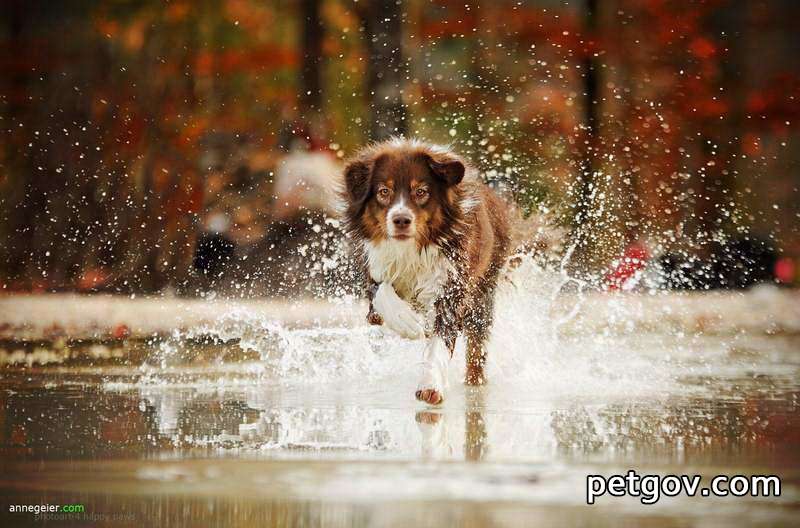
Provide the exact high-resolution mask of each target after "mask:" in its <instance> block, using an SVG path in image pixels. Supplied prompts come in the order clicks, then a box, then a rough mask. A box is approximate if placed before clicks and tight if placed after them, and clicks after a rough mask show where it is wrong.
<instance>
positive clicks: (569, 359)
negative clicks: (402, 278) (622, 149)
mask: <svg viewBox="0 0 800 528" xmlns="http://www.w3.org/2000/svg"><path fill="white" fill-rule="evenodd" d="M534 285H536V286H535V287H536V288H538V290H536V292H535V293H536V294H535V295H532V294H531V288H533V287H534ZM542 285H544V286H542ZM560 286H561V281H560V280H559V274H557V273H556V274H553V275H552V276H547V277H545V276H543V275H541V274H540V272H537V271H535V270H531V269H521V270H518V273H517V276H516V277H515V279H514V282H513V283H512V282H509V283H506V284H505V285H504V286H503V291H502V292H501V295H500V301H499V304H498V313H497V326H496V331H495V334H494V336H493V339H492V343H491V349H490V350H491V352H490V354H491V355H490V358H491V361H490V364H489V365H488V376H489V379H490V383H489V384H488V385H487V386H485V387H481V388H467V387H464V386H463V385H462V384H461V383H459V380H460V378H461V377H462V376H463V372H464V367H463V343H460V344H459V345H458V347H457V351H456V358H455V360H454V365H453V369H452V373H451V374H452V375H451V391H450V392H449V393H448V395H447V400H446V402H445V404H444V405H443V406H441V407H440V408H429V407H425V406H423V405H421V404H419V403H418V402H416V401H415V400H414V398H413V394H414V388H415V385H416V381H417V379H416V378H417V368H418V361H419V359H420V344H419V343H417V342H412V341H405V340H402V339H398V338H395V337H392V336H390V335H384V334H383V333H382V332H381V330H379V329H376V328H370V327H367V326H365V325H360V324H354V325H346V326H337V325H333V326H319V325H317V326H305V327H297V328H292V327H291V326H286V325H283V324H278V323H277V322H275V321H273V320H270V319H268V318H265V317H264V316H263V314H260V313H254V312H249V311H248V310H246V309H237V310H236V311H234V312H232V313H229V314H227V315H226V316H224V317H222V318H220V319H219V320H218V321H216V322H215V323H213V324H208V325H199V326H197V327H193V328H190V329H188V330H185V331H176V332H175V333H174V334H173V335H172V336H171V337H169V338H166V339H161V340H151V341H147V342H145V341H137V340H129V341H127V342H109V343H100V344H98V343H82V344H81V343H75V344H70V345H66V346H62V345H59V346H52V345H48V344H47V343H44V344H38V345H28V346H27V348H24V347H22V346H21V345H19V344H17V343H10V342H7V343H5V344H3V346H2V347H0V348H3V349H4V352H3V353H2V354H0V358H1V359H2V361H3V363H4V365H3V370H2V381H0V388H2V391H0V398H2V399H3V409H4V411H3V415H2V430H3V436H2V453H3V456H2V462H0V464H1V465H2V475H3V477H2V480H1V482H2V484H0V487H1V488H2V491H0V494H2V496H3V497H4V502H5V503H12V504H13V503H21V504H28V503H40V502H50V503H81V504H84V505H85V507H86V514H85V515H90V514H91V515H94V517H92V518H90V519H87V518H77V517H75V518H72V520H71V521H69V522H73V523H75V524H81V523H85V521H87V520H90V521H92V522H95V523H98V524H105V525H114V526H119V525H123V526H128V525H129V526H142V525H151V524H162V523H167V522H169V523H171V524H176V525H179V526H195V525H198V524H218V525H226V526H227V525H235V526H295V525H301V526H303V525H305V526H317V525H321V524H324V525H326V526H362V525H370V526H409V525H423V526H433V525H436V526H441V525H453V524H456V525H465V526H483V525H486V526H511V525H525V526H527V525H531V524H535V523H543V524H546V525H555V524H557V525H568V526H569V525H584V524H593V525H598V526H605V525H608V526H612V525H613V526H618V525H631V526H688V525H692V526H705V525H722V524H725V525H761V526H792V525H795V524H796V519H797V513H798V509H799V508H800V495H799V494H798V491H799V490H800V487H799V486H798V484H800V449H798V447H797V446H798V442H800V412H799V411H800V401H799V399H800V354H798V352H800V333H798V332H796V331H795V329H796V326H795V325H796V324H797V323H798V320H797V318H796V308H794V307H796V305H797V304H796V301H797V297H796V294H794V293H792V292H788V291H779V290H777V289H761V290H755V291H751V292H748V293H747V294H738V293H724V294H705V295H700V294H692V295H688V296H680V295H677V294H659V295H658V296H649V295H647V294H641V295H639V294H629V295H628V294H626V295H616V296H611V295H594V296H592V295H587V296H579V295H574V294H559V293H558V290H559V289H560ZM523 292H524V293H523ZM764 307H767V308H764ZM748 309H749V310H750V312H748V311H747V310H748ZM767 309H769V310H772V311H771V312H770V313H768V314H765V313H764V310H767ZM333 310H334V311H337V312H341V311H347V310H352V311H353V312H354V313H360V311H361V310H363V307H361V306H359V305H354V306H347V305H341V304H340V305H337V306H336V307H334V308H333ZM793 310H795V311H793ZM18 349H19V350H18ZM15 350H18V351H16V352H15ZM628 469H635V470H636V471H637V472H639V473H640V474H650V473H657V474H662V475H664V474H669V473H673V474H700V475H703V476H704V479H710V477H711V476H713V475H716V474H726V475H735V474H744V475H750V474H764V473H775V474H777V475H779V476H781V477H782V479H783V488H782V492H783V493H782V496H781V497H778V498H761V497H744V498H731V497H727V498H712V497H707V498H700V497H697V498H689V497H686V496H678V497H674V498H662V499H661V500H660V501H659V502H658V503H657V504H655V505H652V506H642V505H641V504H640V503H639V502H638V500H637V499H634V498H612V497H609V496H605V497H602V498H600V499H598V503H597V504H595V505H594V506H587V505H586V503H585V497H586V488H585V485H586V484H585V483H586V475H588V474H597V473H600V474H614V473H619V474H624V473H625V472H626V471H627V470H628ZM3 515H4V516H6V518H7V519H8V524H6V522H5V521H4V525H9V526H11V525H14V526H24V525H40V522H39V521H36V520H34V518H33V515H32V514H21V513H14V514H10V513H7V512H5V511H4V512H3ZM58 522H60V523H65V522H68V521H63V520H61V521H58ZM54 524H56V522H55V521H54Z"/></svg>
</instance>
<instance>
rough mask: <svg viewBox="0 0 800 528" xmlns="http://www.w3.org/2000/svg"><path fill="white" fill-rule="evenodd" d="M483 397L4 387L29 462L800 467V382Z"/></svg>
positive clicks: (18, 444)
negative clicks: (365, 400) (516, 402)
mask: <svg viewBox="0 0 800 528" xmlns="http://www.w3.org/2000/svg"><path fill="white" fill-rule="evenodd" d="M743 388H744V385H743ZM270 394H271V396H270ZM485 394H486V391H485V390H484V388H481V389H469V390H467V391H466V394H465V400H464V402H463V409H462V410H461V411H460V412H459V411H458V410H457V409H453V408H447V407H445V408H443V409H426V410H419V409H417V410H414V409H413V407H412V408H411V410H409V411H407V410H405V409H402V408H400V409H398V408H381V407H357V406H353V405H349V404H347V402H343V403H340V404H334V405H327V406H320V407H317V406H314V405H313V404H306V405H304V404H303V403H302V402H291V403H289V404H287V403H286V402H283V401H282V399H281V397H280V393H275V392H273V393H269V392H265V391H259V390H255V391H254V390H248V391H223V392H220V393H213V394H206V393H203V392H199V391H194V390H177V391H171V390H160V391H154V390H152V389H142V390H140V391H136V392H123V393H116V392H108V391H101V390H98V389H97V388H93V387H91V386H68V387H63V386H62V387H55V388H51V389H47V388H39V389H26V390H20V389H17V390H13V391H8V390H6V391H3V393H2V394H1V395H0V401H2V410H1V411H0V413H2V421H1V422H0V423H1V424H2V438H0V449H1V450H2V453H4V454H7V455H10V454H13V455H14V456H15V457H22V458H30V459H44V458H88V457H115V456H126V457H130V456H131V455H135V454H140V455H143V454H145V453H148V452H162V451H164V450H168V451H172V452H175V453H180V452H184V451H185V452H187V453H189V452H192V450H197V449H204V450H206V452H207V454H212V455H214V456H225V455H226V450H229V449H236V453H237V454H238V455H241V454H242V453H247V454H248V455H249V456H259V457H262V456H268V457H275V456H291V455H292V453H293V452H300V451H302V452H303V456H306V457H307V456H323V457H324V456H326V455H325V453H327V452H332V451H335V452H339V453H340V454H345V453H351V455H349V456H351V457H352V456H367V457H370V458H373V457H379V458H380V457H387V456H389V457H396V456H400V457H405V458H414V457H417V456H419V455H422V456H423V458H425V459H433V460H444V459H448V460H450V459H452V460H469V461H479V460H507V459H519V460H542V459H545V460H546V459H549V458H551V457H553V456H559V457H566V458H567V459H573V460H584V459H587V460H609V461H614V460H618V459H620V458H624V457H628V458H629V457H634V458H636V459H644V460H652V457H654V456H658V457H659V459H660V460H662V461H663V462H665V463H685V462H701V463H703V462H707V463H712V462H714V463H726V462H741V461H742V460H743V457H749V459H752V461H753V462H754V463H755V462H759V463H765V464H767V465H773V464H780V463H784V462H791V463H793V464H795V463H797V462H798V453H797V452H796V450H795V449H793V447H794V446H796V445H797V443H798V442H800V419H798V409H799V407H798V406H800V403H798V402H799V401H800V390H798V389H794V390H791V389H785V390H783V391H779V390H773V391H770V392H769V393H767V394H765V393H763V392H761V391H759V390H756V388H755V387H750V391H749V392H742V393H741V394H739V397H738V398H736V399H731V400H724V401H718V400H709V399H704V398H698V397H690V398H674V399H672V400H670V401H667V402H665V403H659V402H637V403H630V404H624V403H608V404H600V405H585V404H583V405H579V404H573V405H570V406H567V407H564V408H549V409H548V408H547V407H540V408H538V409H531V410H529V411H524V410H517V411H515V410H508V411H504V412H499V411H497V410H493V409H491V408H487V407H486V404H485V397H486V396H485ZM212 448H213V451H208V450H209V449H212ZM315 453H316V454H315ZM787 457H788V458H787Z"/></svg>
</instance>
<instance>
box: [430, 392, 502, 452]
mask: <svg viewBox="0 0 800 528" xmlns="http://www.w3.org/2000/svg"><path fill="white" fill-rule="evenodd" d="M415 418H416V421H417V426H418V427H419V432H420V440H421V446H422V457H423V458H425V459H429V460H437V459H446V458H453V453H454V449H453V445H454V444H455V443H456V442H458V440H457V439H456V438H452V437H451V436H450V434H449V433H450V428H451V426H452V424H450V423H449V422H450V421H452V420H454V417H453V415H452V414H451V413H446V412H442V411H439V410H425V411H418V412H417V414H416V416H415ZM488 449H489V445H488V435H487V433H486V421H485V420H484V417H483V390H482V388H474V389H470V388H468V389H467V394H466V402H465V406H464V459H465V460H467V461H480V460H483V459H484V457H486V454H487V453H488Z"/></svg>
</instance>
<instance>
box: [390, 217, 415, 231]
mask: <svg viewBox="0 0 800 528" xmlns="http://www.w3.org/2000/svg"><path fill="white" fill-rule="evenodd" d="M392 223H393V224H394V225H395V227H396V228H398V229H405V228H407V227H408V226H410V225H411V216H409V215H405V214H397V215H394V216H393V217H392Z"/></svg>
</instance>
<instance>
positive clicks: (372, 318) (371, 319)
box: [367, 310, 383, 326]
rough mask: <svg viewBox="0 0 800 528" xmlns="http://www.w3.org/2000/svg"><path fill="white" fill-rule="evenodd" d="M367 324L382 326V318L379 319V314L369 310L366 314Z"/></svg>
mask: <svg viewBox="0 0 800 528" xmlns="http://www.w3.org/2000/svg"><path fill="white" fill-rule="evenodd" d="M367 322H368V323H369V324H371V325H376V326H380V325H382V324H383V317H381V314H379V313H377V312H375V311H373V310H370V311H369V313H368V314H367Z"/></svg>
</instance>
